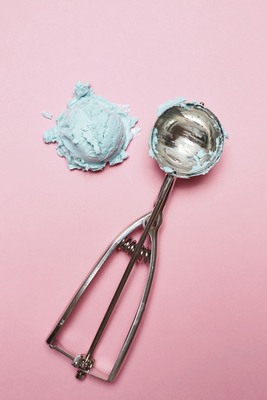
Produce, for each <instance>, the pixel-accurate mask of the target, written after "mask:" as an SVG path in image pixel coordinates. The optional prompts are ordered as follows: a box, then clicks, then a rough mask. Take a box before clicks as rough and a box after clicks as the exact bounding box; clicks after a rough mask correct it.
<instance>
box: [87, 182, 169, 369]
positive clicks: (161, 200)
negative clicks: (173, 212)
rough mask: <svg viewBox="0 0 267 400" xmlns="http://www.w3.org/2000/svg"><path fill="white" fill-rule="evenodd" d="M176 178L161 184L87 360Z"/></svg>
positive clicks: (88, 358)
mask: <svg viewBox="0 0 267 400" xmlns="http://www.w3.org/2000/svg"><path fill="white" fill-rule="evenodd" d="M175 179H176V178H175V177H174V176H172V175H169V174H167V175H166V176H165V179H164V181H163V184H162V186H161V189H160V192H159V195H158V199H157V201H156V203H155V205H154V209H153V211H152V213H151V216H150V218H149V220H148V221H147V224H146V226H145V228H144V231H143V233H142V235H141V237H140V239H139V241H138V243H137V245H136V248H135V251H134V253H133V255H132V257H131V260H130V262H129V264H128V266H127V268H126V270H125V272H124V274H123V276H122V278H121V281H120V283H119V285H118V287H117V290H116V292H115V293H114V296H113V298H112V300H111V302H110V304H109V307H108V309H107V311H106V314H105V315H104V318H103V320H102V322H101V324H100V326H99V328H98V331H97V333H96V335H95V337H94V340H93V342H92V344H91V346H90V348H89V350H88V352H87V354H86V357H85V361H88V360H90V357H91V356H92V354H93V352H94V350H95V348H96V345H97V343H98V341H99V339H100V337H101V335H102V333H103V331H104V329H105V326H106V324H107V322H108V320H109V318H110V316H111V314H112V311H113V309H114V307H115V305H116V303H117V301H118V299H119V297H120V294H121V292H122V289H123V288H124V285H125V283H126V282H127V279H128V277H129V275H130V272H131V270H132V268H133V266H134V264H135V262H136V260H137V257H138V256H139V253H140V251H141V248H142V246H143V244H144V242H145V239H146V237H147V235H148V233H149V231H150V229H151V227H152V225H153V224H154V222H155V221H156V218H157V216H158V215H159V213H162V210H163V208H164V206H165V204H166V201H167V198H168V196H169V194H170V192H171V189H172V187H173V184H174V182H175ZM158 228H159V226H158ZM158 228H157V229H158Z"/></svg>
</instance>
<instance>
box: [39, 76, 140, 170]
mask: <svg viewBox="0 0 267 400" xmlns="http://www.w3.org/2000/svg"><path fill="white" fill-rule="evenodd" d="M129 111H130V110H129V107H128V106H118V105H116V104H113V103H111V102H109V101H107V100H106V99H105V98H103V97H101V96H97V95H95V94H94V91H93V89H92V88H90V84H89V82H87V83H85V84H82V83H81V82H80V81H79V82H77V83H76V85H75V87H74V98H73V99H71V100H70V101H69V102H68V107H67V110H66V112H62V114H61V115H60V116H59V117H57V119H56V121H57V124H56V125H55V126H54V127H53V128H51V129H49V130H48V131H47V132H45V133H44V135H43V137H44V141H45V142H46V143H52V142H57V143H58V145H57V152H58V154H59V155H60V156H61V157H65V158H66V159H67V163H68V167H69V168H70V169H74V168H77V169H82V170H84V171H88V170H91V171H99V170H102V169H103V168H104V167H105V165H106V163H109V164H110V165H114V164H117V163H121V162H122V161H123V160H125V159H126V158H127V157H128V154H127V153H126V151H125V150H126V148H127V147H128V145H129V143H130V141H131V140H132V139H133V137H134V135H135V134H136V133H137V131H138V130H137V129H135V130H134V129H133V127H134V126H135V124H136V122H137V118H134V117H129V116H128V112H129ZM139 130H140V129H139Z"/></svg>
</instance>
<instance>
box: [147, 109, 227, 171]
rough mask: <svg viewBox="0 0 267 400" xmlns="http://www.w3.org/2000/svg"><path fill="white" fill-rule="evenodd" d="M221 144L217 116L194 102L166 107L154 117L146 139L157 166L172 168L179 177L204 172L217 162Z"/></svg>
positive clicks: (222, 139) (221, 130)
mask: <svg viewBox="0 0 267 400" xmlns="http://www.w3.org/2000/svg"><path fill="white" fill-rule="evenodd" d="M186 104H190V103H186ZM202 104H203V103H202ZM223 144H224V133H223V129H222V127H221V124H220V122H219V120H218V119H217V117H216V116H215V115H214V114H213V113H212V112H211V111H210V110H208V109H207V108H204V107H203V105H195V104H191V105H188V106H187V107H186V108H185V107H183V106H174V107H171V108H169V109H168V110H166V111H165V112H164V113H163V114H162V115H160V117H159V118H158V119H157V121H156V123H155V125H154V129H153V130H152V134H151V138H150V146H151V149H152V151H153V153H154V156H155V158H156V160H157V162H158V163H159V165H160V167H161V168H166V167H167V168H170V169H172V170H173V172H170V173H172V174H173V175H175V176H177V177H179V178H189V177H191V176H196V175H200V174H204V173H206V172H208V171H209V169H210V168H212V167H213V166H214V164H215V163H216V162H217V161H218V159H219V157H220V155H221V150H222V147H223ZM166 172H169V171H168V170H167V171H166Z"/></svg>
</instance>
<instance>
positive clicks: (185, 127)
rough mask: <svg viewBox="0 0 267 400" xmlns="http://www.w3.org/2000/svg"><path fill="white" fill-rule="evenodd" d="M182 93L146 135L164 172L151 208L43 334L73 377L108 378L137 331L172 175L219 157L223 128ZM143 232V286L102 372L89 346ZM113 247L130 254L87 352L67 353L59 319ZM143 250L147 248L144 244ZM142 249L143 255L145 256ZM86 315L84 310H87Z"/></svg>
mask: <svg viewBox="0 0 267 400" xmlns="http://www.w3.org/2000/svg"><path fill="white" fill-rule="evenodd" d="M184 100H185V99H180V98H179V101H177V99H176V100H175V101H172V102H168V103H166V104H165V105H163V106H161V108H160V112H159V116H158V119H157V121H156V123H155V125H154V127H153V129H152V133H151V135H150V139H149V144H150V156H152V157H153V158H155V159H156V160H157V161H158V163H159V165H160V168H161V169H162V170H163V171H165V172H166V173H167V174H166V176H165V178H164V182H163V184H162V186H161V189H160V191H159V195H158V198H157V201H156V203H155V205H154V208H153V210H152V212H151V213H148V214H146V215H144V216H143V217H141V218H139V219H138V220H137V221H135V222H134V223H133V224H131V225H130V226H129V227H127V228H126V229H125V230H124V231H123V232H122V233H121V234H120V235H119V236H117V237H116V239H115V240H114V241H113V243H111V245H110V246H109V247H108V249H107V250H106V251H105V253H104V254H103V255H102V257H101V258H100V260H99V261H98V262H97V264H96V265H95V267H94V268H93V269H92V271H91V272H90V273H89V275H88V277H87V278H86V279H85V281H84V282H83V284H82V286H81V287H80V288H79V290H78V291H77V293H76V295H75V296H74V298H73V299H72V301H71V303H70V304H69V306H68V308H67V309H66V311H65V312H64V313H63V314H62V316H61V318H60V319H59V321H58V323H57V325H56V327H55V328H54V330H53V331H52V332H51V334H50V336H49V337H48V339H47V343H48V344H49V346H50V347H51V348H52V349H55V350H57V351H59V352H61V353H62V354H64V355H65V356H67V357H68V358H70V359H71V360H72V365H73V366H74V367H75V368H76V369H77V370H78V371H77V375H76V377H77V378H78V379H79V380H83V379H84V377H85V376H86V374H88V375H91V376H95V377H97V378H99V379H102V380H104V381H108V382H112V381H113V380H114V379H115V377H116V375H117V373H118V371H119V369H120V367H121V365H122V363H123V361H124V359H125V356H126V354H127V352H128V350H129V348H130V345H131V343H132V341H133V338H134V336H135V334H136V332H137V329H138V326H139V324H140V321H141V318H142V316H143V313H144V310H145V307H146V303H147V299H148V295H149V291H150V288H151V284H152V280H153V275H154V270H155V264H156V254H157V234H158V229H159V227H160V226H161V223H162V211H163V208H164V206H165V204H166V201H167V199H168V196H169V194H170V192H171V189H172V187H173V185H174V183H175V180H176V178H177V177H181V178H189V177H191V176H196V175H200V174H205V173H207V172H208V171H209V170H210V169H211V168H212V167H213V166H214V165H215V163H216V162H217V161H218V160H219V158H220V156H221V153H222V149H223V145H224V138H225V136H226V133H225V132H224V130H223V127H222V125H221V124H220V122H219V120H218V119H217V118H216V117H215V115H214V114H213V113H212V112H211V111H210V110H208V109H207V108H205V107H204V105H203V104H198V103H197V102H194V103H184ZM140 226H141V227H143V232H142V235H141V237H140V239H139V241H138V243H137V242H136V241H134V240H132V238H127V237H128V235H130V234H131V233H132V232H133V231H135V230H136V229H137V228H138V227H140ZM147 236H149V238H150V242H151V253H150V264H149V270H148V275H147V280H146V284H145V287H144V292H143V295H142V298H141V301H140V304H139V307H138V309H137V312H136V315H135V317H134V319H133V322H132V325H131V327H130V329H129V332H128V334H127V336H126V338H125V341H124V343H123V345H122V347H121V350H120V353H119V355H118V357H117V359H116V361H115V364H114V366H113V368H112V370H111V371H110V373H108V374H107V373H103V372H101V371H99V369H98V362H97V360H95V359H94V358H93V357H94V351H95V349H96V346H97V344H98V342H99V340H100V338H101V336H102V334H103V332H104V330H105V328H106V325H107V323H108V321H109V318H110V316H111V314H112V312H113V310H114V307H115V305H116V303H117V301H118V299H119V297H120V295H121V293H122V290H123V288H124V286H125V284H126V282H127V280H128V277H129V275H130V273H131V270H132V269H133V266H134V264H135V262H136V261H137V259H138V258H139V259H140V255H141V254H142V252H143V254H144V246H143V245H144V242H145V240H146V238H147ZM116 248H121V249H122V250H124V251H127V252H128V254H129V255H131V259H130V261H129V263H128V265H127V268H126V269H125V272H124V274H123V276H122V278H121V281H120V283H119V285H118V287H117V289H116V291H115V293H114V296H113V298H112V300H111V302H110V304H109V306H108V308H107V311H106V313H105V315H104V317H103V319H102V322H101V324H100V326H99V328H98V330H97V332H96V335H95V337H94V338H93V340H92V343H91V345H90V347H89V350H88V351H87V353H86V354H85V353H83V354H79V355H77V356H75V355H71V354H69V353H67V352H66V351H65V350H63V349H62V347H61V346H60V345H59V343H58V342H57V340H56V337H57V335H58V333H59V331H60V330H61V328H62V326H63V324H64V323H65V321H66V320H67V318H68V317H69V315H70V314H71V312H72V311H73V309H74V307H75V306H76V304H77V302H78V301H79V299H80V298H81V296H82V295H83V293H84V292H85V290H86V289H87V288H89V286H90V283H91V282H92V280H93V279H94V278H95V276H96V274H97V273H98V272H99V271H100V269H101V268H102V267H103V265H104V264H105V261H106V260H107V259H108V257H109V256H110V255H111V254H112V252H113V251H114V250H115V249H116ZM145 253H146V254H148V253H147V249H145ZM148 258H149V257H147V255H145V259H148ZM87 318H88V316H87Z"/></svg>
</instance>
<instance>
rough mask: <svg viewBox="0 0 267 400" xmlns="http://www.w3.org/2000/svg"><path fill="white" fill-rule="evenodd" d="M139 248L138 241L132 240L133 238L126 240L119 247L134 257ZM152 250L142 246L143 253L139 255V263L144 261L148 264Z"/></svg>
mask: <svg viewBox="0 0 267 400" xmlns="http://www.w3.org/2000/svg"><path fill="white" fill-rule="evenodd" d="M136 246H137V241H136V240H132V238H131V237H130V238H124V239H123V240H122V241H121V242H120V244H119V245H118V250H123V251H124V252H125V253H128V254H129V256H132V255H133V253H134V251H135V249H136ZM150 255H151V250H150V248H149V247H145V246H142V248H141V251H140V253H139V257H138V261H142V259H143V261H144V263H145V264H146V263H147V262H148V261H149V260H150Z"/></svg>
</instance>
